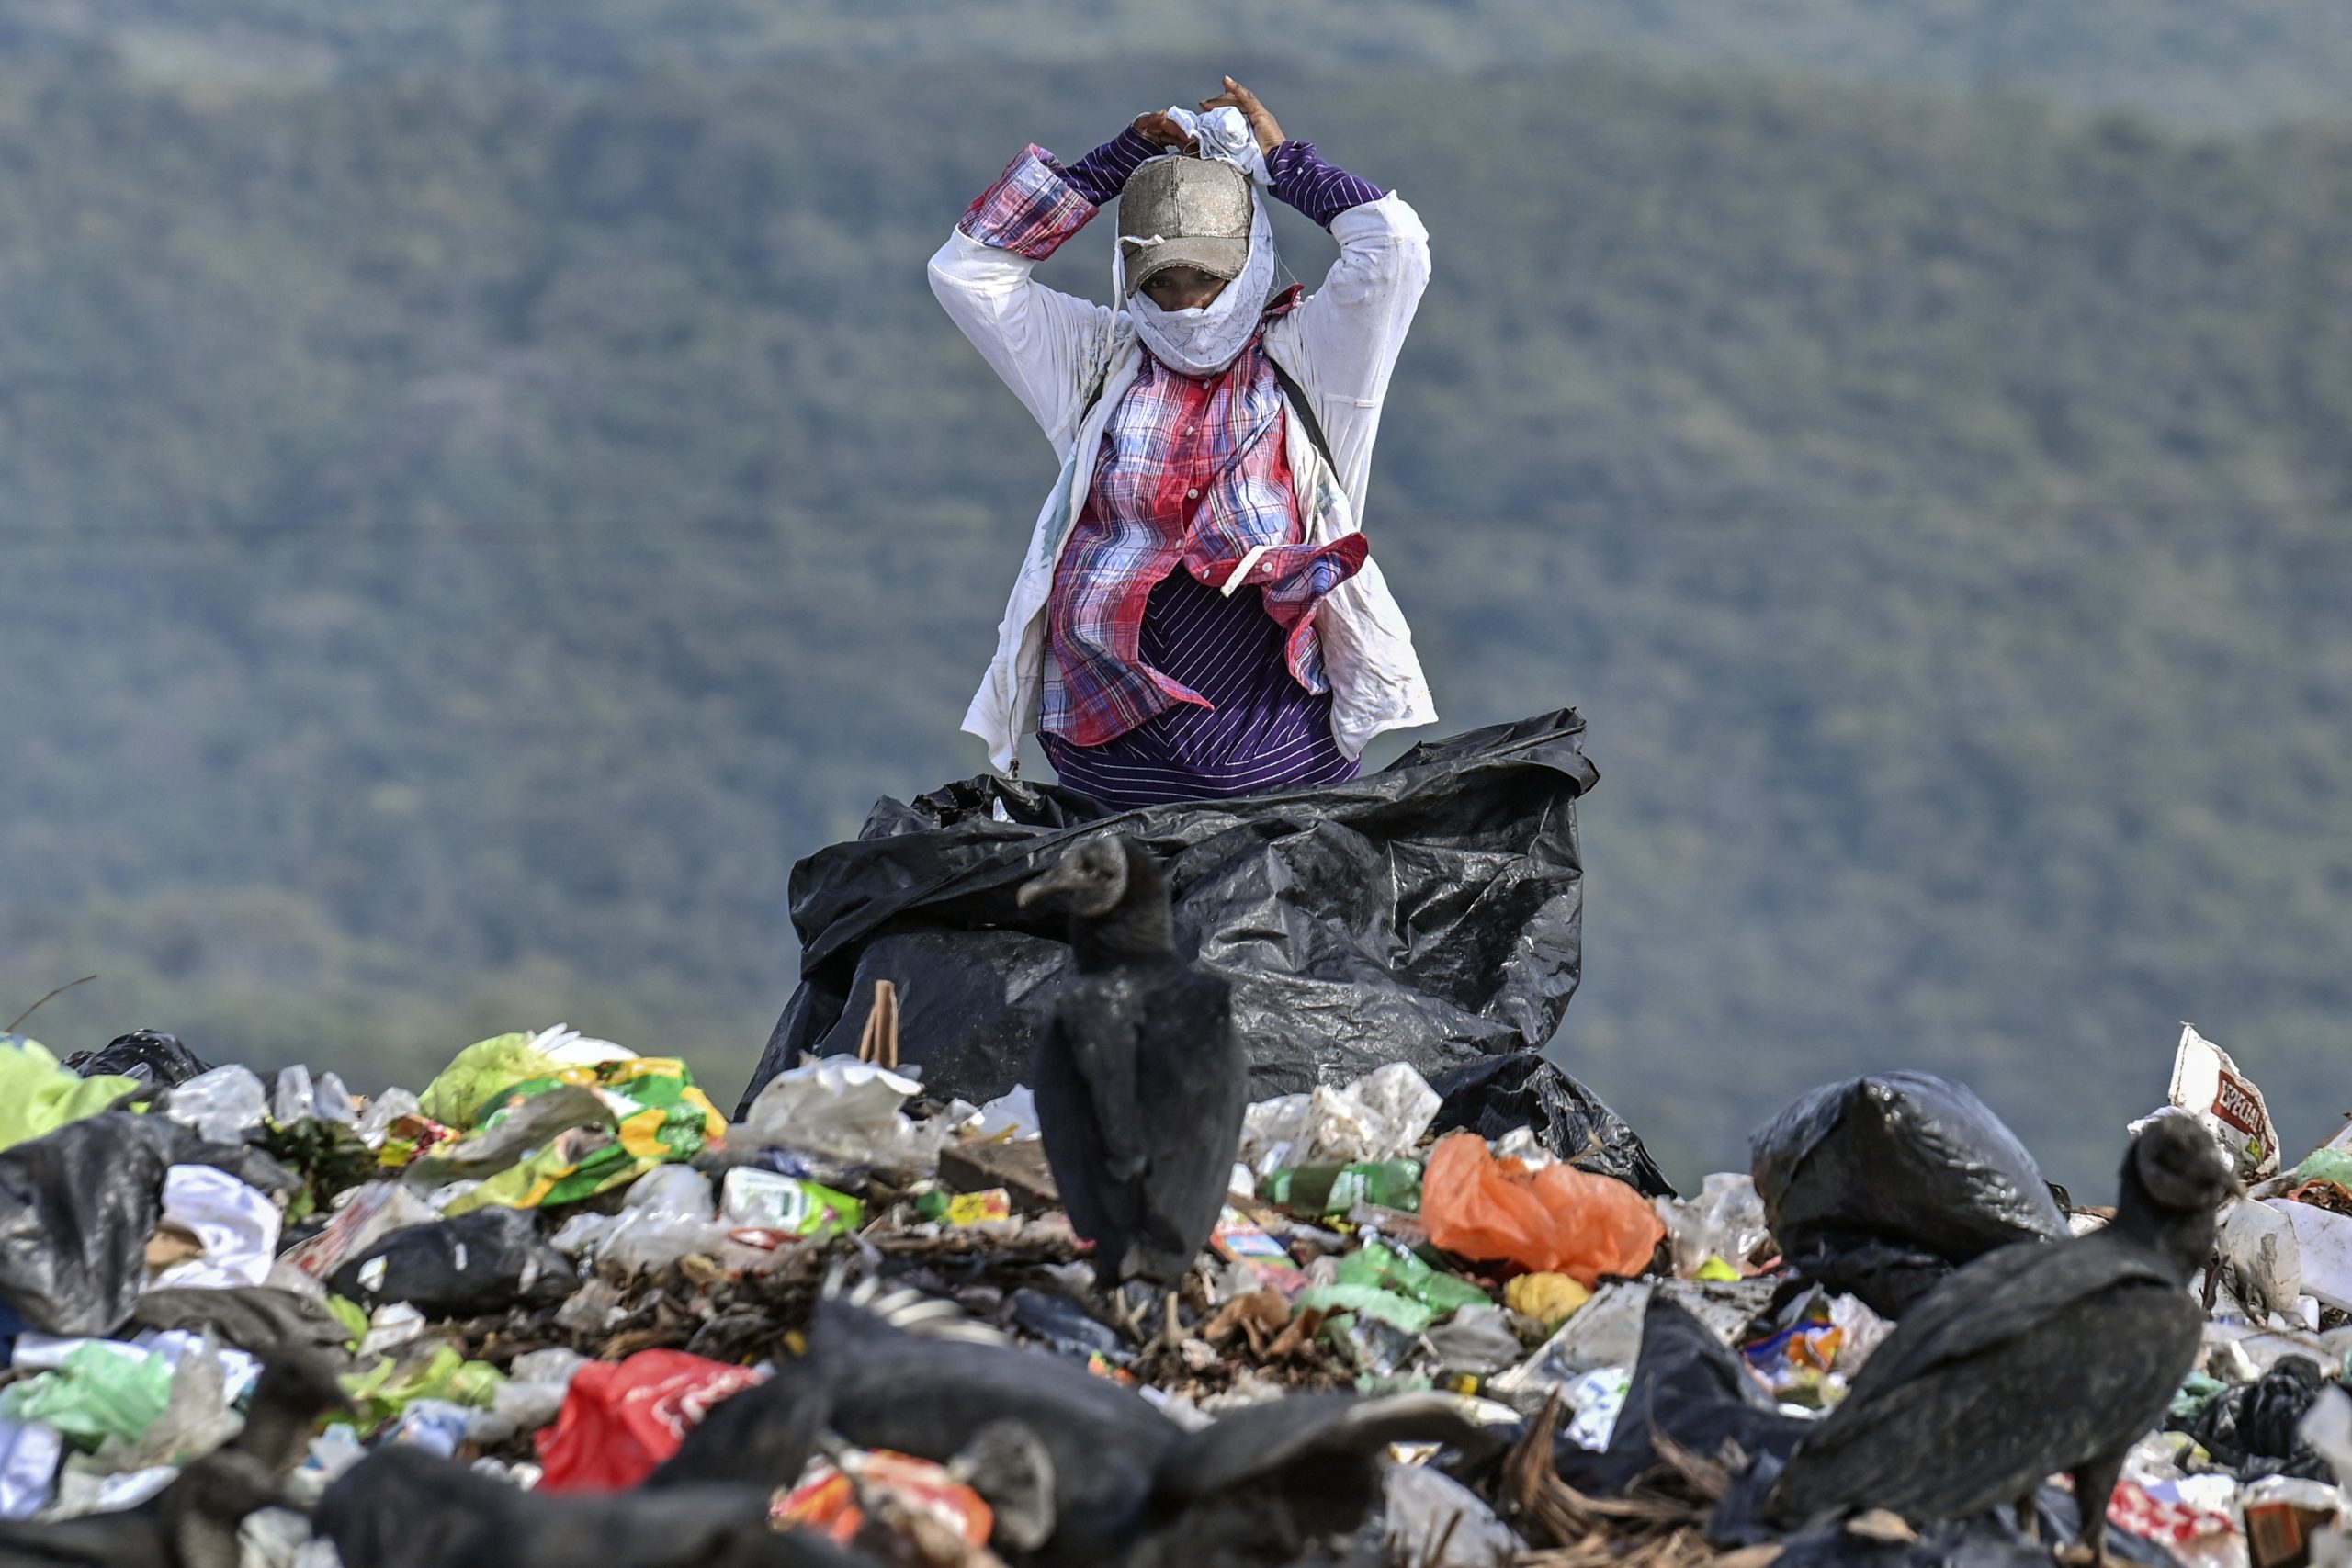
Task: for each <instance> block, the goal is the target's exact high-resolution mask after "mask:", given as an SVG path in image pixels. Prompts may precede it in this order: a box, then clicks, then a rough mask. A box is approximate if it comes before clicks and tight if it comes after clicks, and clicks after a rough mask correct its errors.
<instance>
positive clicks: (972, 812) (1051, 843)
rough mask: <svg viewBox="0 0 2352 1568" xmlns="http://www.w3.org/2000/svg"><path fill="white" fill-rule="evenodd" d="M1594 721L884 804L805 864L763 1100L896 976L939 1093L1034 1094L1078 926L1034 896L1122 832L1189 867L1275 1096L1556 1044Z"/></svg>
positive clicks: (974, 786)
mask: <svg viewBox="0 0 2352 1568" xmlns="http://www.w3.org/2000/svg"><path fill="white" fill-rule="evenodd" d="M1583 732H1584V721H1583V720H1582V719H1581V718H1579V717H1578V716H1577V715H1576V713H1575V712H1574V711H1573V710H1569V709H1561V710H1559V711H1557V712H1554V713H1549V714H1544V715H1542V716H1537V717H1534V718H1528V719H1522V720H1521V721H1520V722H1518V723H1516V724H1507V725H1498V726H1494V727H1492V728H1487V729H1479V730H1473V731H1471V732H1469V733H1467V734H1464V735H1460V736H1455V737H1453V738H1451V739H1445V740H1441V741H1434V742H1430V743H1428V744H1425V745H1421V746H1418V747H1415V748H1414V749H1413V750H1410V751H1408V752H1407V753H1405V755H1404V756H1402V757H1400V758H1398V759H1397V761H1396V762H1395V763H1393V764H1392V765H1390V766H1389V767H1387V768H1385V769H1383V770H1382V771H1380V772H1379V773H1368V774H1366V775H1364V776H1363V777H1362V778H1359V779H1355V780H1353V781H1351V782H1349V783H1346V784H1332V785H1328V786H1323V787H1318V788H1313V789H1302V790H1295V791H1287V792H1280V793H1274V794H1267V795H1248V796H1243V797H1240V798H1238V799H1231V800H1208V801H1187V802H1180V803H1175V804H1170V805H1165V806H1154V807H1144V808H1142V809H1139V810H1134V811H1124V812H1118V813H1115V814H1114V813H1111V812H1109V811H1107V810H1106V809H1105V808H1104V807H1102V806H1100V805H1098V804H1096V803H1095V802H1093V801H1091V800H1090V799H1088V798H1087V797H1085V796H1083V795H1078V794H1076V793H1074V792H1071V791H1069V790H1064V789H1060V788H1057V787H1054V786H1051V785H1039V784H1019V783H1015V782H1012V781H1008V780H1003V779H999V778H994V777H985V776H984V777H981V778H977V779H968V780H966V781H964V782H962V783H960V784H950V785H948V786H947V787H946V788H944V789H942V790H939V791H937V792H935V793H933V794H931V795H922V796H921V797H919V798H918V799H916V800H915V801H914V802H913V803H912V804H911V805H908V804H902V803H900V802H899V801H895V800H884V801H882V802H880V803H879V804H878V805H876V807H875V808H874V811H873V813H872V815H871V816H869V817H868V818H867V819H866V823H865V831H864V832H863V833H862V834H861V835H860V837H859V838H858V839H857V840H856V841H854V842H853V843H846V844H835V845H833V846H831V847H830V848H827V849H823V850H820V851H819V852H817V853H815V854H813V855H811V856H809V858H808V859H807V860H805V861H802V862H801V863H799V864H798V865H797V866H795V867H794V868H793V873H792V921H793V925H794V926H795V928H796V929H797V931H799V933H800V940H801V960H800V976H801V979H800V986H799V988H798V989H797V990H796V991H795V992H794V993H793V996H792V1000H791V1002H790V1004H789V1005H788V1006H786V1009H785V1011H784V1016H783V1017H782V1018H781V1019H779V1020H778V1021H777V1022H776V1026H775V1032H774V1033H773V1034H772V1035H771V1036H770V1038H769V1040H768V1046H767V1050H766V1052H765V1054H764V1055H763V1056H762V1057H761V1060H760V1066H759V1068H758V1070H757V1071H756V1072H754V1073H753V1075H752V1085H751V1088H750V1089H747V1090H746V1091H745V1093H744V1097H743V1099H744V1104H745V1105H746V1106H748V1105H749V1103H750V1101H751V1099H752V1095H753V1094H755V1093H756V1092H757V1091H758V1090H759V1089H760V1088H761V1087H762V1086H763V1085H764V1084H765V1083H766V1082H767V1081H768V1079H769V1078H770V1077H774V1076H775V1074H776V1073H778V1072H781V1071H783V1070H784V1069H785V1068H786V1067H789V1066H793V1065H794V1064H795V1063H796V1062H797V1060H798V1059H799V1055H800V1054H801V1053H803V1052H807V1053H809V1054H811V1055H832V1054H836V1053H840V1052H845V1051H850V1050H854V1048H855V1047H856V1044H857V1040H858V1035H859V1033H860V1032H861V1030H862V1028H863V1026H864V1023H865V1015H866V1012H867V1010H868V1009H869V1008H870V1007H871V1005H872V1003H871V998H872V996H873V993H874V982H875V981H876V980H890V981H893V982H895V983H896V984H897V987H898V990H899V1054H900V1058H901V1060H903V1061H907V1062H914V1063H920V1064H922V1068H923V1073H922V1077H923V1083H924V1085H925V1087H926V1088H928V1089H930V1090H931V1091H932V1092H933V1093H935V1094H941V1095H949V1094H954V1095H961V1096H963V1097H964V1098H966V1099H967V1100H987V1099H989V1098H992V1097H993V1096H995V1095H998V1094H1001V1093H1002V1092H1004V1091H1005V1090H1006V1089H1010V1088H1012V1086H1013V1085H1014V1084H1015V1083H1017V1082H1019V1081H1020V1080H1021V1079H1022V1078H1023V1077H1024V1076H1025V1075H1026V1073H1027V1072H1028V1068H1029V1060H1030V1056H1031V1054H1032V1052H1033V1050H1034V1048H1035V1041H1036V1040H1037V1038H1038V1036H1039V1034H1040V1033H1041V1032H1042V1031H1043V1029H1044V1027H1045V1022H1046V1018H1047V1016H1048V1015H1049V1014H1050V1012H1051V1010H1052V1007H1053V1002H1054V997H1055V994H1056V990H1057V982H1058V981H1059V980H1060V978H1061V976H1062V973H1063V970H1064V969H1065V967H1066V966H1067V964H1069V948H1068V947H1067V946H1066V945H1064V943H1063V942H1062V941H1061V940H1060V935H1061V929H1062V928H1061V922H1060V920H1059V919H1058V917H1056V916H1053V915H1050V914H1046V913H1045V912H1044V911H1038V910H1023V909H1021V908H1019V907H1018V906H1017V905H1016V904H1015V902H1014V896H1015V894H1016V893H1017V891H1018V890H1019V888H1020V886H1021V884H1022V883H1023V882H1024V881H1026V880H1027V879H1028V878H1030V877H1031V876H1033V875H1035V874H1037V873H1038V872H1039V871H1041V870H1043V869H1044V868H1045V867H1046V865H1048V864H1050V863H1052V862H1053V861H1054V860H1055V859H1056V858H1057V857H1058V856H1059V855H1060V854H1061V853H1062V852H1063V851H1065V850H1066V849H1068V848H1069V846H1070V845H1072V844H1074V843H1076V842H1078V841H1079V840H1082V839H1085V838H1088V837H1091V836H1094V835H1098V834H1103V833H1114V832H1117V833H1128V834H1133V835H1134V836H1136V837H1137V838H1139V839H1141V840H1143V841H1144V842H1145V843H1146V844H1148V846H1149V847H1150V848H1151V849H1152V851H1153V852H1155V853H1157V854H1158V855H1159V857H1160V858H1161V860H1162V861H1163V862H1164V863H1166V864H1167V866H1168V871H1169V881H1170V890H1171V892H1172V894H1173V897H1174V899H1175V912H1176V925H1177V931H1178V940H1179V942H1182V943H1190V944H1193V945H1194V946H1196V948H1197V951H1198V956H1199V960H1200V962H1201V963H1202V964H1204V965H1206V966H1207V967H1209V968H1211V969H1213V970H1216V972H1217V973H1219V974H1221V975H1223V976H1226V977H1227V979H1228V980H1229V981H1231V982H1232V985H1233V1016H1234V1021H1235V1024H1236V1027H1237V1028H1238V1030H1239V1031H1240V1033H1241V1036H1242V1040H1243V1043H1244V1044H1245V1045H1246V1047H1247V1049H1248V1051H1249V1055H1250V1077H1251V1086H1250V1093H1251V1097H1252V1098H1253V1099H1256V1098H1264V1097H1266V1096H1271V1095H1276V1094H1287V1093H1295V1092H1298V1091H1302V1090H1305V1089H1311V1088H1312V1087H1314V1086H1315V1085H1316V1084H1317V1083H1320V1082H1324V1081H1336V1080H1345V1079H1350V1078H1353V1077H1357V1076H1359V1075H1361V1074H1363V1073H1366V1072H1369V1071H1371V1070H1372V1069H1373V1068H1374V1067H1377V1066H1382V1065H1383V1064H1385V1063H1388V1062H1392V1061H1406V1062H1410V1063H1412V1064H1413V1065H1414V1066H1416V1067H1418V1068H1419V1069H1420V1071H1421V1072H1422V1073H1423V1074H1424V1075H1425V1076H1429V1077H1434V1076H1436V1075H1437V1074H1439V1073H1442V1072H1443V1071H1444V1070H1445V1069H1446V1068H1448V1067H1453V1066H1460V1065H1462V1064H1464V1063H1465V1062H1471V1061H1476V1060H1478V1059H1479V1058H1481V1057H1484V1056H1488V1055H1495V1054H1497V1053H1499V1052H1505V1051H1518V1050H1533V1049H1537V1048H1540V1047H1541V1046H1543V1044H1544V1043H1545V1042H1546V1041H1548V1040H1549V1039H1550V1038H1551V1037H1552V1032H1553V1031H1554V1030H1555V1029H1556V1028H1557V1027H1558V1025H1559V1021H1560V1015H1561V1013H1562V1012H1563V1011H1564V1010H1566V1007H1567V1003H1568V998H1569V997H1570V996H1571V995H1572V994H1573V993H1574V992H1575V990H1576V987H1577V976H1578V938H1579V931H1580V926H1581V919H1582V913H1583V867H1582V864H1581V863H1580V862H1579V860H1578V858H1577V838H1576V800H1577V796H1578V795H1582V794H1583V793H1584V792H1585V791H1586V790H1589V789H1590V788H1591V787H1592V785H1593V784H1594V783H1595V782H1596V781H1597V780H1598V779H1599V777H1600V773H1599V772H1598V770H1596V769H1595V768H1594V767H1593V765H1592V763H1591V762H1589V761H1587V760H1586V758H1585V756H1584V754H1583V751H1582V750H1580V747H1579V741H1580V738H1581V737H1582V735H1583ZM739 1114H740V1112H739Z"/></svg>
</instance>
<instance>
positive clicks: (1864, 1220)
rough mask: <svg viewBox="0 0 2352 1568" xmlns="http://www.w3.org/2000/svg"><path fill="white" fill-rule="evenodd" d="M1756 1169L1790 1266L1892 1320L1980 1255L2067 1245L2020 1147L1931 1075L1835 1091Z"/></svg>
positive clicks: (1759, 1141)
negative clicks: (2058, 1242) (2038, 1244)
mask: <svg viewBox="0 0 2352 1568" xmlns="http://www.w3.org/2000/svg"><path fill="white" fill-rule="evenodd" d="M1748 1162H1749V1172H1750V1174H1751V1175H1752V1176H1753V1177H1754V1178H1755V1181H1756V1190H1757V1192H1758V1194H1759V1195H1760V1196H1761V1197H1762V1198H1763V1200H1764V1216H1765V1219H1766V1221H1767V1222H1768V1223H1769V1224H1770V1225H1771V1227H1772V1235H1774V1237H1775V1238H1777V1239H1778V1240H1779V1242H1780V1244H1781V1253H1782V1256H1783V1257H1785V1258H1787V1259H1788V1261H1789V1263H1790V1265H1791V1266H1792V1268H1794V1269H1796V1271H1797V1272H1798V1273H1799V1274H1801V1275H1803V1276H1804V1278H1806V1279H1810V1280H1818V1281H1820V1282H1821V1283H1822V1284H1824V1285H1826V1286H1828V1287H1829V1288H1830V1289H1831V1290H1835V1291H1845V1292H1851V1293H1852V1294H1854V1295H1857V1296H1860V1298H1861V1299H1862V1300H1863V1301H1864V1302H1866V1303H1869V1304H1870V1306H1871V1309H1872V1310H1873V1311H1876V1312H1878V1313H1881V1314H1884V1315H1886V1316H1888V1317H1900V1316H1901V1315H1902V1314H1903V1310H1904V1308H1905V1307H1906V1306H1908V1305H1909V1304H1910V1303H1912V1302H1913V1301H1916V1300H1917V1298H1918V1297H1920V1296H1921V1295H1924V1294H1925V1293H1926V1292H1928V1291H1929V1290H1932V1289H1933V1288H1934V1287H1935V1286H1936V1285H1937V1284H1938V1283H1939V1282H1940V1281H1941V1280H1942V1279H1943V1277H1944V1276H1945V1275H1947V1274H1949V1273H1950V1272H1951V1270H1952V1269H1956V1268H1958V1267H1959V1266H1960V1265H1961V1264H1963V1263H1965V1262H1967V1261H1968V1260H1969V1259H1970V1258H1974V1257H1976V1256H1977V1255H1978V1254H1979V1253H1985V1252H1990V1251H1991V1250H1992V1249H1993V1248H1995V1247H2006V1246H2007V1245H2008V1244H2009V1243H2011V1242H2016V1241H2049V1240H2054V1239H2056V1238H2058V1237H2060V1236H2064V1235H2065V1234H2066V1217H2065V1216H2064V1214H2062V1213H2059V1210H2058V1202H2057V1200H2056V1199H2054V1198H2052V1196H2051V1193H2050V1188H2049V1185H2048V1183H2046V1182H2044V1181H2043V1180H2042V1179H2041V1168H2039V1167H2038V1166H2036V1165H2035V1164H2034V1162H2033V1156H2031V1155H2030V1154H2028V1153H2027V1152H2026V1148H2025V1145H2023V1144H2021V1143H2019V1142H2018V1137H2017V1134H2014V1133H2012V1132H2010V1131H2009V1129H2008V1128H2007V1125H2006V1124H2004V1123H2003V1122H2002V1121H2001V1119H2000V1118H1999V1117H1997V1116H1996V1115H1994V1114H1993V1112H1992V1110H1991V1108H1990V1107H1988V1106H1986V1105H1985V1102H1984V1101H1983V1100H1979V1099H1977V1098H1976V1096H1975V1095H1974V1094H1973V1093H1972V1092H1971V1091H1970V1090H1969V1089H1968V1088H1967V1086H1965V1085H1963V1084H1958V1083H1954V1082H1952V1081H1951V1079H1949V1078H1939V1077H1933V1076H1931V1075H1929V1074H1927V1073H1882V1074H1879V1075H1877V1076H1875V1077H1862V1078H1851V1079H1848V1080H1847V1081H1845V1082H1842V1083H1833V1084H1824V1085H1823V1086H1822V1087H1821V1088H1819V1089H1815V1090H1813V1091H1812V1092H1811V1093H1809V1094H1806V1095H1805V1096H1804V1098H1802V1099H1800V1100H1798V1101H1797V1102H1796V1103H1795V1104H1794V1105H1792V1106H1790V1107H1789V1108H1788V1109H1787V1110H1786V1111H1782V1112H1781V1114H1780V1115H1779V1116H1777V1117H1775V1118H1774V1119H1773V1120H1772V1121H1771V1122H1770V1123H1769V1124H1768V1125H1766V1126H1765V1127H1764V1128H1763V1129H1762V1130H1761V1131H1760V1132H1758V1133H1757V1134H1755V1135H1754V1136H1753V1137H1751V1138H1750V1139H1749V1140H1748Z"/></svg>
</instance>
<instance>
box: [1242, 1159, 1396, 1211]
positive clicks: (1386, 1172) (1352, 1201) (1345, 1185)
mask: <svg viewBox="0 0 2352 1568" xmlns="http://www.w3.org/2000/svg"><path fill="white" fill-rule="evenodd" d="M1260 1195H1261V1197H1263V1198H1264V1199H1265V1201H1267V1202H1269V1203H1272V1204H1274V1205H1275V1206H1277V1207H1278V1208H1283V1209H1288V1210H1289V1211H1290V1212H1291V1213H1295V1214H1344V1213H1347V1212H1348V1211H1349V1210H1351V1209H1352V1208H1354V1207H1355V1206H1356V1205H1357V1204H1358V1203H1374V1204H1378V1205H1379V1206H1380V1207H1382V1208H1384V1209H1404V1210H1408V1211H1410V1210H1417V1209H1419V1207H1420V1206H1421V1167H1420V1162H1419V1161H1418V1160H1408V1159H1398V1160H1366V1161H1361V1162H1359V1163H1357V1164H1354V1165H1304V1166H1285V1167H1283V1168H1281V1169H1279V1170H1275V1171H1272V1172H1271V1173H1269V1174H1268V1176H1267V1177H1266V1179H1265V1181H1264V1183H1263V1184H1262V1185H1261V1188H1260Z"/></svg>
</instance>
